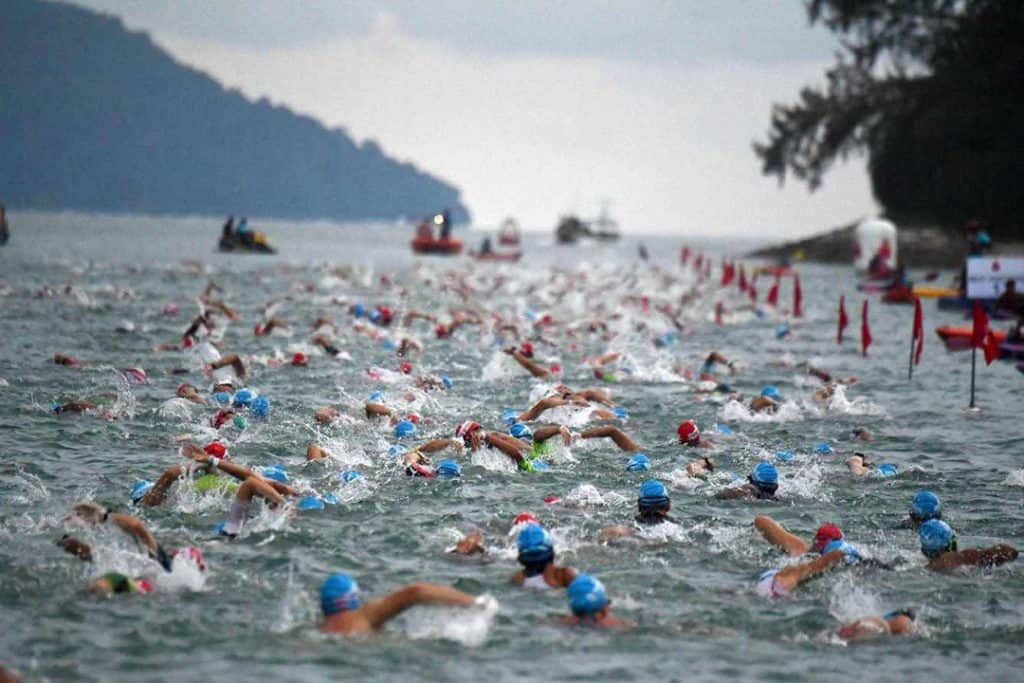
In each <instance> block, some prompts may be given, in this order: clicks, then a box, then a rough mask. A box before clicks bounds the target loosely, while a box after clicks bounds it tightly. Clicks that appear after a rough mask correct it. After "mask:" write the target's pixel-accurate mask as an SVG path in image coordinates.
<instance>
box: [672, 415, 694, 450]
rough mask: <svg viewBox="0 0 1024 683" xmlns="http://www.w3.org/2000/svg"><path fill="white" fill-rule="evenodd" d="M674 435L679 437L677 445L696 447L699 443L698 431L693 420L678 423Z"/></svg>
mask: <svg viewBox="0 0 1024 683" xmlns="http://www.w3.org/2000/svg"><path fill="white" fill-rule="evenodd" d="M676 433H677V434H678V435H679V443H685V444H686V445H687V446H696V445H697V444H698V443H700V429H698V428H697V423H696V422H694V421H693V420H686V421H685V422H680V423H679V428H678V429H676Z"/></svg>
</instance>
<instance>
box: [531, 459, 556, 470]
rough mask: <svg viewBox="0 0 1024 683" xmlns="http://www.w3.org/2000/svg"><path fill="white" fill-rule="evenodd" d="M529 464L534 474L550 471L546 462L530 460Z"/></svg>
mask: <svg viewBox="0 0 1024 683" xmlns="http://www.w3.org/2000/svg"><path fill="white" fill-rule="evenodd" d="M530 464H531V465H532V466H533V471H534V472H542V471H544V470H549V469H551V468H550V467H548V463H547V461H546V460H532V461H530Z"/></svg>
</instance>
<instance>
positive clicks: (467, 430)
mask: <svg viewBox="0 0 1024 683" xmlns="http://www.w3.org/2000/svg"><path fill="white" fill-rule="evenodd" d="M478 429H480V423H479V422H475V421H473V420H466V421H465V422H463V423H462V424H460V425H459V426H458V427H456V428H455V436H457V437H459V438H460V439H466V438H468V437H469V435H470V434H472V433H473V432H475V431H476V430H478Z"/></svg>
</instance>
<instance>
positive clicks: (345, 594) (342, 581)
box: [320, 574, 362, 616]
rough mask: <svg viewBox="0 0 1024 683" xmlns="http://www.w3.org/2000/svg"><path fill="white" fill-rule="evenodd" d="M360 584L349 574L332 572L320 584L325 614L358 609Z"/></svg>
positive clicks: (321, 604)
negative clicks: (322, 583)
mask: <svg viewBox="0 0 1024 683" xmlns="http://www.w3.org/2000/svg"><path fill="white" fill-rule="evenodd" d="M361 604H362V601H361V600H360V599H359V584H358V583H356V581H355V579H353V578H352V577H351V576H349V575H348V574H331V575H330V576H328V577H327V580H326V581H324V585H322V586H320V609H322V610H323V612H324V615H325V616H326V615H329V614H334V613H336V612H345V611H347V610H351V609H358V608H359V605H361Z"/></svg>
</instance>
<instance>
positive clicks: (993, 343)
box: [984, 330, 999, 365]
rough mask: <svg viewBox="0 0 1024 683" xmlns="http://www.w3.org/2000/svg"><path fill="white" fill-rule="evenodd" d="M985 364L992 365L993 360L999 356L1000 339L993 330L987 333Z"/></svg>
mask: <svg viewBox="0 0 1024 683" xmlns="http://www.w3.org/2000/svg"><path fill="white" fill-rule="evenodd" d="M984 349H985V365H991V364H992V361H994V360H995V359H997V358H999V340H998V339H996V335H995V334H993V332H992V330H989V331H988V334H986V335H985V347H984Z"/></svg>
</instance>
